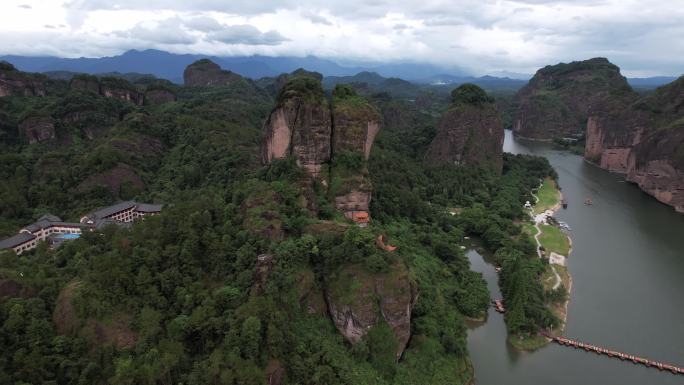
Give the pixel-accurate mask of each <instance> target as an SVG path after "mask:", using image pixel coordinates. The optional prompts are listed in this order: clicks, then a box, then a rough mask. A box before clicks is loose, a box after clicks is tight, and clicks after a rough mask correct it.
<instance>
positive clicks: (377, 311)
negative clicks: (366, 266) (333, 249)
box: [326, 264, 418, 358]
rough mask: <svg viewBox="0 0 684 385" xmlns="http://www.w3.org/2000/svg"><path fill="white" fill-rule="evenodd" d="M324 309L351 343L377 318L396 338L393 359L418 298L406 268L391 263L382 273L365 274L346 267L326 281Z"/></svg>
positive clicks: (399, 350)
mask: <svg viewBox="0 0 684 385" xmlns="http://www.w3.org/2000/svg"><path fill="white" fill-rule="evenodd" d="M328 287H329V288H328V290H327V291H326V298H327V302H328V312H329V313H330V317H331V318H332V320H333V323H334V324H335V327H336V328H337V330H339V331H340V333H342V335H343V336H344V337H345V338H346V339H347V340H348V341H349V342H351V343H356V342H358V341H360V340H361V339H362V338H363V337H364V336H365V335H366V334H367V333H368V331H369V330H370V329H371V328H372V327H373V326H375V325H377V324H378V323H379V322H380V321H381V320H384V321H385V322H387V324H388V325H389V326H390V327H391V328H392V331H393V332H394V337H395V339H396V341H397V352H396V353H397V358H399V357H400V356H401V354H402V352H403V351H404V349H405V348H406V344H407V343H408V340H409V338H410V336H411V310H412V309H413V305H414V304H415V302H416V301H417V299H418V290H417V286H416V284H415V283H414V282H413V281H412V280H411V279H410V277H409V274H408V271H407V269H406V267H404V266H403V265H401V264H395V265H393V266H392V267H391V269H390V272H388V273H386V274H374V275H371V274H368V273H366V272H365V271H363V269H361V268H360V267H358V266H349V267H347V268H345V269H343V270H342V271H341V272H339V273H338V276H337V277H336V279H331V280H330V281H329V283H328Z"/></svg>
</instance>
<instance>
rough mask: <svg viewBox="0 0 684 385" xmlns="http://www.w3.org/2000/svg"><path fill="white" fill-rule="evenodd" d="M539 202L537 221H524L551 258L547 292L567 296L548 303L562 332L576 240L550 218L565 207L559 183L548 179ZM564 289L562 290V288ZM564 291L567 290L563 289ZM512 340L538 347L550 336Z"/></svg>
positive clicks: (540, 248)
mask: <svg viewBox="0 0 684 385" xmlns="http://www.w3.org/2000/svg"><path fill="white" fill-rule="evenodd" d="M532 195H533V197H534V198H535V204H534V205H533V206H532V207H531V208H530V217H531V219H532V222H533V223H534V224H524V225H523V231H526V232H527V233H528V234H529V235H531V236H532V237H533V238H534V241H535V242H536V244H537V255H538V256H539V257H540V258H543V257H546V258H549V264H548V265H547V266H546V271H545V272H544V273H543V274H542V276H541V281H542V285H543V287H544V291H545V292H549V293H550V292H556V291H557V292H558V293H560V294H558V295H559V297H560V296H561V295H562V294H564V296H563V298H561V299H559V300H557V301H552V302H550V303H548V304H547V306H548V308H549V310H551V312H552V313H553V314H554V315H555V316H556V317H557V318H558V320H559V321H560V323H559V325H558V327H556V328H555V329H553V330H551V331H550V332H551V334H553V335H561V334H562V333H563V330H564V328H565V324H566V322H567V315H568V304H569V303H570V293H571V291H572V277H571V276H570V273H569V272H568V268H567V266H566V259H567V257H568V256H569V255H570V253H571V251H572V239H571V238H570V237H569V236H568V235H567V234H566V233H565V232H563V231H561V229H560V228H559V227H557V226H556V225H555V224H549V220H548V218H549V217H552V216H553V215H554V214H555V213H556V211H558V210H559V209H560V208H561V202H562V200H563V194H562V192H561V191H560V189H559V188H558V185H557V184H556V182H555V181H554V180H553V179H551V178H546V179H545V180H544V181H543V182H542V183H541V185H540V186H539V188H538V190H537V193H536V194H532ZM561 287H562V288H564V289H562V288H561ZM563 291H564V292H563ZM508 341H509V343H510V344H511V345H512V346H514V347H515V348H517V349H519V350H526V351H531V350H536V349H539V348H541V347H543V346H545V345H546V344H548V343H549V341H550V340H549V339H548V338H546V337H542V336H528V337H522V338H520V337H516V336H510V337H509V338H508Z"/></svg>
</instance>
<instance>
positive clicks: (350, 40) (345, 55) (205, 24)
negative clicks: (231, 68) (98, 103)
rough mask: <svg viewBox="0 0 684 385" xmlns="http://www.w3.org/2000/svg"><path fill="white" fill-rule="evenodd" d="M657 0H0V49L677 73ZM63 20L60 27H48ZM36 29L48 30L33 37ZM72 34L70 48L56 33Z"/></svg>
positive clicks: (668, 22) (677, 39) (673, 22)
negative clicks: (583, 63) (568, 65)
mask: <svg viewBox="0 0 684 385" xmlns="http://www.w3.org/2000/svg"><path fill="white" fill-rule="evenodd" d="M676 3H677V2H667V1H656V0H642V1H637V0H576V1H564V0H461V1H459V2H458V3H454V2H453V1H448V0H408V1H401V2H397V1H393V0H392V1H390V0H344V1H340V0H330V1H325V2H323V1H313V0H278V1H273V0H260V1H254V0H231V1H224V0H195V1H185V0H146V1H140V0H117V1H109V0H66V1H61V2H60V1H54V2H43V1H38V0H3V1H2V2H1V3H0V12H2V14H3V15H4V16H5V17H4V19H5V20H6V21H4V22H3V23H2V24H1V25H0V35H6V36H12V37H13V38H12V39H10V40H9V41H8V40H6V39H3V40H2V41H1V42H0V54H12V53H22V54H27V53H32V54H36V55H39V54H55V53H58V54H61V55H68V56H82V55H83V56H102V55H112V54H117V53H120V52H122V51H125V50H127V49H131V48H159V49H165V50H169V51H172V52H178V53H184V52H192V53H206V54H216V55H249V54H263V55H294V56H303V55H317V56H321V57H327V58H332V59H338V60H344V61H347V62H353V61H363V62H380V61H384V62H391V61H414V62H429V63H433V64H440V65H443V66H445V67H454V68H455V67H461V68H467V69H469V70H470V71H472V72H473V73H478V74H482V73H492V72H496V71H502V70H508V71H512V72H522V73H531V72H534V70H535V69H536V68H538V67H541V66H544V65H546V64H553V63H557V62H559V61H570V60H581V59H586V58H590V57H596V56H605V57H608V58H609V59H610V60H612V61H614V62H615V63H616V64H618V65H620V66H621V67H622V68H623V69H624V70H625V71H624V72H626V73H627V74H630V75H637V76H638V75H652V74H680V73H681V72H682V68H684V39H682V38H681V37H682V36H684V23H682V20H684V7H679V6H677V4H676ZM61 24H66V25H67V26H68V28H52V27H53V26H57V25H61ZM36 36H41V37H42V38H44V37H46V36H48V38H47V40H46V41H41V42H40V44H35V39H36ZM76 37H79V38H82V39H83V41H82V42H81V44H78V45H77V47H73V46H70V47H66V46H62V45H60V44H62V42H65V41H72V40H76Z"/></svg>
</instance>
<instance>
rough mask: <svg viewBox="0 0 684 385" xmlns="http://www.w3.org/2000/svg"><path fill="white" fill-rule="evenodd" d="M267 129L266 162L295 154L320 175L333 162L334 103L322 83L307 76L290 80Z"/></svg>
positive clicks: (314, 173) (304, 166) (264, 155)
mask: <svg viewBox="0 0 684 385" xmlns="http://www.w3.org/2000/svg"><path fill="white" fill-rule="evenodd" d="M264 131H265V134H264V136H265V138H264V142H263V145H262V160H263V162H264V163H265V164H269V163H271V162H272V161H273V160H274V159H284V158H287V157H288V156H290V155H293V156H294V157H295V158H296V159H297V164H298V165H299V166H300V167H302V168H304V169H305V170H306V171H307V172H308V173H309V174H310V175H311V176H313V177H314V178H317V177H318V176H319V175H320V173H321V170H322V167H323V165H324V164H326V163H328V162H329V161H330V154H331V135H332V118H331V115H330V106H329V105H328V101H327V100H326V98H325V94H324V93H323V88H322V87H321V84H320V82H319V81H317V80H315V79H313V78H311V77H307V76H303V77H295V78H293V79H292V80H290V81H289V82H287V83H286V84H285V85H284V86H283V88H282V89H281V90H280V92H279V95H278V102H277V105H276V108H275V109H274V110H273V111H272V112H271V114H270V116H269V118H268V120H267V121H266V124H265V128H264Z"/></svg>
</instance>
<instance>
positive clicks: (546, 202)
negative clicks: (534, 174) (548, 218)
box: [533, 178, 560, 214]
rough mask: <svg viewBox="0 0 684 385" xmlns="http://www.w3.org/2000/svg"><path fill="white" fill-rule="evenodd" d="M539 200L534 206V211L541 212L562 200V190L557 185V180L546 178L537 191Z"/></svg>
mask: <svg viewBox="0 0 684 385" xmlns="http://www.w3.org/2000/svg"><path fill="white" fill-rule="evenodd" d="M536 195H537V198H539V202H538V203H537V204H536V205H535V206H534V210H533V211H534V213H535V214H541V213H543V212H544V211H546V210H548V209H550V208H552V207H553V206H555V205H557V204H558V202H559V201H560V191H558V188H557V187H556V182H555V181H554V180H553V179H551V178H546V179H544V183H543V184H542V186H541V187H540V188H539V191H537V194H536Z"/></svg>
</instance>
